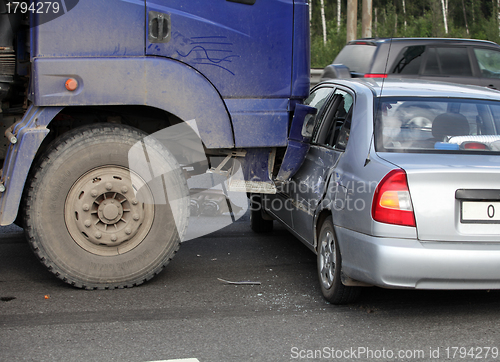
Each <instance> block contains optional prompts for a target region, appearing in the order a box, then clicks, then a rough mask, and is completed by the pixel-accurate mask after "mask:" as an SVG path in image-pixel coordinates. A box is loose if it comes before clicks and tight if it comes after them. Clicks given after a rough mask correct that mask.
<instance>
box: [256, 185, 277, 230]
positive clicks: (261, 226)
mask: <svg viewBox="0 0 500 362" xmlns="http://www.w3.org/2000/svg"><path fill="white" fill-rule="evenodd" d="M264 212H265V211H264V210H263V208H262V202H261V198H260V196H259V195H255V194H253V195H251V196H250V227H251V228H252V230H253V231H254V232H256V233H268V232H271V231H273V226H274V225H273V220H272V219H267V218H264V217H263V215H262V213H264Z"/></svg>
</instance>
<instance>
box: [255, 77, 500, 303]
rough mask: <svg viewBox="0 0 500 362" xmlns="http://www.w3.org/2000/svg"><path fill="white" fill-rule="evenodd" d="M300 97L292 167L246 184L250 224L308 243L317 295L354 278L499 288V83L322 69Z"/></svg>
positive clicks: (345, 289)
mask: <svg viewBox="0 0 500 362" xmlns="http://www.w3.org/2000/svg"><path fill="white" fill-rule="evenodd" d="M306 104H307V105H308V106H309V107H311V108H313V109H314V111H315V112H316V114H315V115H313V114H312V113H315V112H309V113H311V114H309V115H307V116H306V118H305V120H304V124H303V128H302V136H304V138H303V140H302V143H303V146H304V147H307V148H308V151H307V152H306V153H305V159H304V161H303V163H302V164H301V166H300V168H298V169H297V171H296V172H294V174H293V175H292V173H291V174H290V175H289V176H291V177H288V178H287V179H284V180H282V182H281V183H279V184H278V193H277V194H275V195H263V194H262V195H252V199H251V201H252V202H251V207H252V211H251V224H252V228H253V229H254V230H255V231H258V232H263V231H269V230H271V228H272V223H273V221H272V220H273V219H275V220H278V221H280V222H281V223H283V224H284V225H285V226H286V227H287V228H288V229H289V230H290V231H291V232H292V233H293V234H294V235H295V236H297V237H298V238H299V239H300V240H301V241H302V242H303V243H305V245H307V246H308V247H309V248H310V249H311V250H312V251H314V252H315V253H316V254H317V265H318V275H319V281H320V284H321V290H322V292H323V295H324V297H325V298H326V299H327V300H328V301H329V302H331V303H334V304H345V303H350V302H353V301H354V300H355V299H356V298H357V297H358V295H359V292H360V290H361V289H362V288H361V287H363V286H374V285H375V286H380V287H385V288H414V289H499V288H500V92H497V91H490V90H487V89H485V88H479V87H473V86H472V87H471V86H469V87H466V86H460V85H452V84H446V83H429V82H422V81H420V82H419V81H397V80H390V79H386V80H385V81H383V80H380V81H366V80H332V81H328V82H324V83H321V84H319V85H318V86H316V87H315V88H314V89H313V90H312V92H311V95H310V97H309V98H308V99H307V101H306Z"/></svg>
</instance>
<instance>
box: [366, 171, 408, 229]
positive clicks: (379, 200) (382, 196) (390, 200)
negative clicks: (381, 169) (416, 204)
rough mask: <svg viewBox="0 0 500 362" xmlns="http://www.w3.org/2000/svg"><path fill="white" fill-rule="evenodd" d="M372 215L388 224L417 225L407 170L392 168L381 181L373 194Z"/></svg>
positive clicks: (376, 219)
mask: <svg viewBox="0 0 500 362" xmlns="http://www.w3.org/2000/svg"><path fill="white" fill-rule="evenodd" d="M372 217H373V219H374V220H375V221H378V222H383V223H386V224H395V225H403V226H416V223H415V214H414V213H413V206H412V203H411V198H410V190H409V189H408V181H407V180H406V172H404V171H403V170H401V169H397V170H392V171H391V172H389V173H388V174H387V175H385V177H384V178H383V179H382V181H380V183H379V184H378V186H377V189H376V190H375V194H374V195H373V203H372Z"/></svg>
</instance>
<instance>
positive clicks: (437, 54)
mask: <svg viewBox="0 0 500 362" xmlns="http://www.w3.org/2000/svg"><path fill="white" fill-rule="evenodd" d="M423 75H441V76H448V75H455V76H456V75H459V76H472V67H471V63H470V59H469V53H468V51H467V48H466V47H442V48H440V47H430V48H429V49H428V53H427V61H426V64H425V69H424V71H423Z"/></svg>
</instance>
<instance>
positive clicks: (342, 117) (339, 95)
mask: <svg viewBox="0 0 500 362" xmlns="http://www.w3.org/2000/svg"><path fill="white" fill-rule="evenodd" d="M353 101H354V98H353V96H352V95H351V94H349V93H347V92H345V91H343V90H340V89H337V90H336V91H335V93H334V97H333V99H332V102H331V106H330V107H329V108H328V110H326V112H325V113H324V116H323V120H322V124H321V125H320V129H319V131H318V134H317V138H316V143H317V144H319V145H323V146H327V147H332V148H335V149H338V150H341V151H343V150H345V147H346V146H347V141H348V140H349V132H350V128H351V110H352V105H353Z"/></svg>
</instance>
